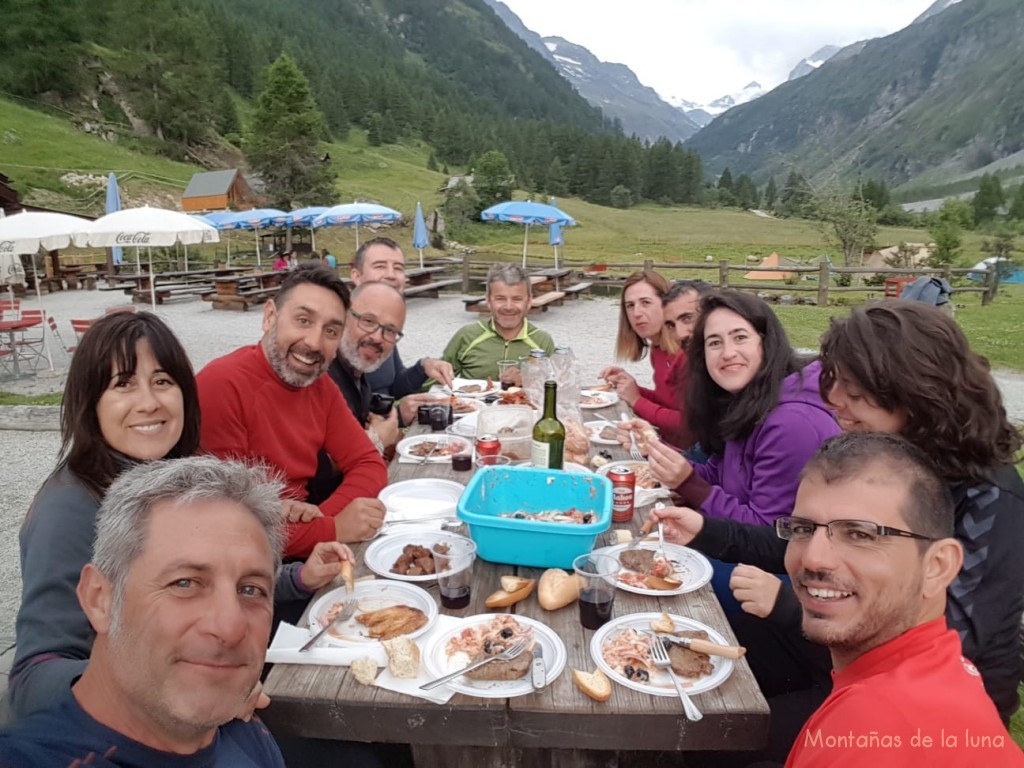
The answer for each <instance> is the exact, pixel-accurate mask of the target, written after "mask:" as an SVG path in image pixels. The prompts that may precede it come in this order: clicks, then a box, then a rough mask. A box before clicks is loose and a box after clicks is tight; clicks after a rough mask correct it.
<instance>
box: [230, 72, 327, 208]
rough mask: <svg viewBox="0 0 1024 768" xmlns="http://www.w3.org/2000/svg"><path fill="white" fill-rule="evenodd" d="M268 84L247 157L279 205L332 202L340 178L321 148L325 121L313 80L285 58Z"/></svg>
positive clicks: (256, 114)
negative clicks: (309, 79) (311, 90)
mask: <svg viewBox="0 0 1024 768" xmlns="http://www.w3.org/2000/svg"><path fill="white" fill-rule="evenodd" d="M264 83H265V85H264V87H263V90H262V91H261V92H260V95H259V99H258V101H257V105H256V110H255V112H254V114H253V131H252V133H253V135H252V139H251V141H250V142H249V147H248V151H247V152H246V155H247V157H248V159H249V163H250V165H251V166H252V167H253V169H254V170H255V171H257V172H258V173H259V174H260V175H261V176H262V177H263V181H264V184H265V185H266V189H267V194H268V195H269V196H270V198H271V200H272V201H273V203H274V204H275V205H278V206H281V207H285V208H287V207H291V206H293V205H309V204H313V203H324V202H327V201H329V200H331V199H332V198H333V194H332V185H333V181H334V178H333V174H332V172H331V171H330V168H329V166H328V165H327V164H325V163H323V162H322V161H321V154H320V152H319V146H318V145H319V141H320V138H321V137H322V136H323V132H324V119H323V116H322V115H321V114H320V112H319V111H318V110H317V106H316V102H315V101H314V100H313V96H312V94H311V93H310V88H309V81H308V80H307V79H306V76H305V75H303V74H302V71H301V70H300V69H299V68H298V66H297V65H296V63H295V61H294V60H293V59H292V58H291V57H290V56H288V55H287V54H281V55H280V56H279V57H278V59H277V61H275V62H274V63H273V64H271V65H270V67H269V68H268V69H267V71H266V73H265V76H264Z"/></svg>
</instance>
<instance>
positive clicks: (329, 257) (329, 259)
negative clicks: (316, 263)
mask: <svg viewBox="0 0 1024 768" xmlns="http://www.w3.org/2000/svg"><path fill="white" fill-rule="evenodd" d="M324 265H325V266H327V267H330V268H331V269H334V268H336V267H337V266H338V259H337V258H336V257H335V255H334V254H333V253H331V252H330V251H328V250H327V249H326V248H324Z"/></svg>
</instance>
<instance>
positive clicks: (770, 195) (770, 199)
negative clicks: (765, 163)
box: [764, 176, 779, 211]
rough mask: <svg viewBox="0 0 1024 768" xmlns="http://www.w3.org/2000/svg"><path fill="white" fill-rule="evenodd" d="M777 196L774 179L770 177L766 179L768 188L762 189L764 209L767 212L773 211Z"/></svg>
mask: <svg viewBox="0 0 1024 768" xmlns="http://www.w3.org/2000/svg"><path fill="white" fill-rule="evenodd" d="M778 196H779V191H778V189H776V187H775V177H774V176H772V177H771V178H769V179H768V186H766V187H765V188H764V207H765V208H767V209H768V210H769V211H773V210H775V200H776V199H777V198H778Z"/></svg>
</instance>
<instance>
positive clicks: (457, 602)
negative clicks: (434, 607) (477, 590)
mask: <svg viewBox="0 0 1024 768" xmlns="http://www.w3.org/2000/svg"><path fill="white" fill-rule="evenodd" d="M444 543H445V544H447V545H448V551H447V552H446V553H444V554H442V553H439V552H437V551H436V550H435V551H434V565H435V566H436V573H437V586H438V588H439V589H440V590H441V605H442V606H443V607H445V608H451V609H453V610H457V609H459V608H465V607H466V606H467V605H469V598H470V592H471V589H472V585H473V561H474V560H476V543H475V542H473V540H472V539H462V538H460V539H448V540H446V541H445V542H444Z"/></svg>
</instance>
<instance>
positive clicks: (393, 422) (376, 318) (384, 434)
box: [309, 282, 418, 503]
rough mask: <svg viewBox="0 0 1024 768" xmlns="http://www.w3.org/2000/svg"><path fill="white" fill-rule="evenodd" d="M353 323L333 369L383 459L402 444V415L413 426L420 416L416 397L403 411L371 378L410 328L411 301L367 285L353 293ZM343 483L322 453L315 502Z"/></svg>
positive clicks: (384, 287)
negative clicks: (407, 306)
mask: <svg viewBox="0 0 1024 768" xmlns="http://www.w3.org/2000/svg"><path fill="white" fill-rule="evenodd" d="M350 301H351V306H350V307H349V309H348V320H347V321H346V323H345V330H344V331H343V332H342V334H341V344H340V345H339V346H338V354H337V356H336V357H335V358H334V360H333V361H332V362H331V366H330V368H328V369H327V375H328V376H330V377H331V379H332V380H333V381H334V383H335V384H337V385H338V389H340V390H341V394H342V395H343V396H344V397H345V401H346V402H347V403H348V407H349V409H350V410H351V411H352V415H353V416H355V417H356V421H358V422H359V423H360V424H362V425H363V427H364V428H365V429H366V434H367V436H369V438H370V440H371V441H372V442H373V444H374V445H375V446H376V448H377V450H378V451H379V452H380V454H381V455H382V456H384V455H385V454H386V453H387V451H388V450H389V449H391V448H393V447H394V446H395V444H396V443H398V440H399V437H401V433H400V432H399V415H400V413H401V423H402V424H408V423H411V421H412V420H413V419H414V418H415V416H416V405H417V403H418V401H417V400H416V399H415V398H412V397H407V398H405V399H404V400H402V401H401V403H399V407H398V408H393V407H392V406H391V402H392V398H390V397H389V398H387V400H386V401H382V400H381V395H378V394H375V393H374V392H373V391H372V390H371V385H370V381H369V374H371V373H373V372H374V371H377V370H379V369H380V367H381V366H382V365H383V364H384V363H385V362H386V361H387V360H388V359H389V358H390V357H391V356H392V355H393V354H394V352H395V345H396V344H398V342H399V340H400V339H401V338H402V335H403V334H402V328H403V327H405V299H403V298H402V294H400V293H399V292H398V291H397V290H395V289H394V288H393V287H391V286H390V285H387V284H385V283H383V282H381V283H363V284H361V285H360V286H359V287H358V288H356V289H355V290H354V291H353V292H352V296H351V299H350ZM342 479H343V475H340V474H339V472H338V469H337V467H335V466H333V463H332V462H331V460H330V457H328V456H327V454H326V453H324V452H321V454H320V461H319V466H318V467H317V473H316V477H315V478H314V479H313V481H311V482H310V484H309V500H310V501H312V502H313V503H316V502H317V501H318V500H319V499H321V498H325V497H327V496H329V495H330V494H331V492H332V491H333V489H334V488H335V487H336V486H337V485H338V483H339V482H340V481H341V480H342Z"/></svg>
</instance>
